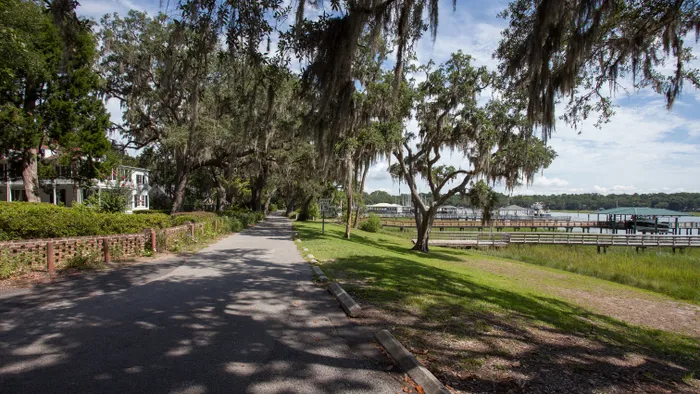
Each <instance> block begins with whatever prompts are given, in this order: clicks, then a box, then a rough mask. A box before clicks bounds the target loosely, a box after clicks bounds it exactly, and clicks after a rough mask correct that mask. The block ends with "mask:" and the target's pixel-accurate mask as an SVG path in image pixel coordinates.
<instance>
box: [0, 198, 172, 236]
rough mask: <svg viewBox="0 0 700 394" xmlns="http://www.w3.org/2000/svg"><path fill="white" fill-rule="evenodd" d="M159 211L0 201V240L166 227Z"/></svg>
mask: <svg viewBox="0 0 700 394" xmlns="http://www.w3.org/2000/svg"><path fill="white" fill-rule="evenodd" d="M171 225H172V220H171V218H170V216H168V215H165V214H162V213H154V214H150V215H128V214H124V213H100V212H97V211H95V210H92V209H89V208H86V207H81V206H78V207H72V208H66V207H60V206H56V205H53V204H47V203H28V202H0V240H15V239H32V238H61V237H76V236H84V235H110V234H131V233H138V232H141V231H143V230H144V229H146V228H164V227H170V226H171Z"/></svg>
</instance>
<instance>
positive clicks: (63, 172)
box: [55, 166, 71, 178]
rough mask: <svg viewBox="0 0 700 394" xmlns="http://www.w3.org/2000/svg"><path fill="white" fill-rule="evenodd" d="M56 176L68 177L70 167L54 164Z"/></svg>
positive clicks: (69, 175)
mask: <svg viewBox="0 0 700 394" xmlns="http://www.w3.org/2000/svg"><path fill="white" fill-rule="evenodd" d="M55 169H56V178H70V177H71V168H70V166H56V167H55Z"/></svg>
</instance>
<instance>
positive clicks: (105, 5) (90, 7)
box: [77, 0, 172, 20]
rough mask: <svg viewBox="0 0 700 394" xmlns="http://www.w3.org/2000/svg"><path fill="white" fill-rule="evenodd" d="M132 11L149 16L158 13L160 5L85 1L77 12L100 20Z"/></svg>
mask: <svg viewBox="0 0 700 394" xmlns="http://www.w3.org/2000/svg"><path fill="white" fill-rule="evenodd" d="M164 5H165V4H164ZM171 8H172V6H171ZM132 9H133V10H137V11H141V12H147V13H149V14H155V13H157V12H158V3H157V2H153V3H149V2H147V1H139V2H136V1H130V0H85V1H81V2H80V6H79V7H78V9H77V12H78V14H80V15H82V16H86V17H90V18H95V19H97V20H99V19H100V18H102V16H104V15H105V14H112V13H115V12H116V13H118V14H126V13H127V12H129V10H132Z"/></svg>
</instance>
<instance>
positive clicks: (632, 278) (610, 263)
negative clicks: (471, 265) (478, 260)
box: [478, 245, 700, 304]
mask: <svg viewBox="0 0 700 394" xmlns="http://www.w3.org/2000/svg"><path fill="white" fill-rule="evenodd" d="M478 253H482V254H486V255H490V256H497V257H503V258H508V259H513V260H518V261H523V262H526V263H529V264H537V265H542V266H546V267H551V268H558V269H563V270H567V271H571V272H576V273H579V274H582V275H588V276H594V277H597V278H602V279H607V280H611V281H614V282H618V283H623V284H627V285H630V286H635V287H639V288H643V289H647V290H652V291H655V292H659V293H662V294H666V295H668V296H671V297H674V298H678V299H682V300H687V301H691V302H694V303H697V304H700V250H697V249H692V248H689V249H686V250H685V251H684V252H683V253H676V254H673V253H672V251H671V249H670V248H648V249H646V250H645V251H641V250H640V252H639V253H637V252H636V251H635V249H634V248H624V247H613V248H608V251H607V253H606V254H598V253H597V251H596V248H595V247H591V246H559V245H532V246H521V247H518V246H509V247H505V248H499V249H483V250H479V252H478Z"/></svg>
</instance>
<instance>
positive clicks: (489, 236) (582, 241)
mask: <svg viewBox="0 0 700 394" xmlns="http://www.w3.org/2000/svg"><path fill="white" fill-rule="evenodd" d="M413 242H414V243H415V240H413ZM429 245H431V246H445V247H452V248H479V247H502V246H507V245H590V246H597V247H598V251H600V250H601V248H602V249H603V251H605V249H606V248H607V247H609V246H626V247H635V248H637V249H639V248H647V247H668V248H672V249H673V251H674V252H675V250H676V249H680V250H682V249H684V248H698V247H700V236H697V235H659V234H651V235H649V234H646V235H633V234H588V233H563V232H551V233H527V232H510V233H507V232H502V233H483V232H463V231H460V232H447V231H445V232H437V233H436V232H432V233H431V234H430V240H429Z"/></svg>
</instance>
